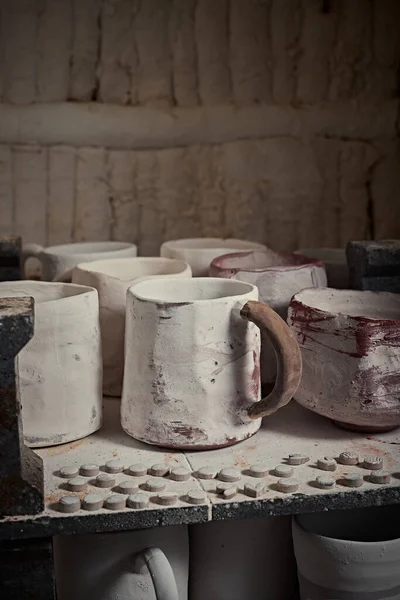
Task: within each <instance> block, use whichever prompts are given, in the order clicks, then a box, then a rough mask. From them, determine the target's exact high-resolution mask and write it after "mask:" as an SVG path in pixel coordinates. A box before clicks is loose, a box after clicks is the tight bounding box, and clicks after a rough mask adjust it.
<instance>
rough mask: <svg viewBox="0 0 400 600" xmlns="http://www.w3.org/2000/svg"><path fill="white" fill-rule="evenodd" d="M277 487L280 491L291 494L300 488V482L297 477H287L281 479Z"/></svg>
mask: <svg viewBox="0 0 400 600" xmlns="http://www.w3.org/2000/svg"><path fill="white" fill-rule="evenodd" d="M276 487H277V488H278V490H279V491H280V492H284V493H285V494H290V493H291V492H295V491H296V490H297V489H298V487H299V483H298V481H297V479H296V478H295V477H288V478H287V479H279V480H278V482H277V484H276Z"/></svg>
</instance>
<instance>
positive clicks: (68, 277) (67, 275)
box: [53, 268, 74, 283]
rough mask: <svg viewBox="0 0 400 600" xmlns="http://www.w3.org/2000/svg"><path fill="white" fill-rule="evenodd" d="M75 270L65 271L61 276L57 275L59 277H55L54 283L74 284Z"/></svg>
mask: <svg viewBox="0 0 400 600" xmlns="http://www.w3.org/2000/svg"><path fill="white" fill-rule="evenodd" d="M73 270H74V268H72V269H68V270H67V271H64V273H61V275H57V277H54V279H53V283H54V282H56V283H72V272H73Z"/></svg>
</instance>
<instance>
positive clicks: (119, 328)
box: [62, 257, 192, 396]
mask: <svg viewBox="0 0 400 600" xmlns="http://www.w3.org/2000/svg"><path fill="white" fill-rule="evenodd" d="M155 276H163V277H191V276H192V272H191V270H190V267H189V265H188V264H187V263H185V262H184V261H183V260H172V259H170V258H160V257H154V258H153V257H151V258H120V259H117V258H116V259H111V260H101V261H95V262H89V263H81V264H79V265H78V266H77V267H75V269H73V270H72V272H71V271H70V272H67V273H66V274H64V275H63V276H62V277H63V279H68V278H69V279H72V282H73V283H78V284H81V285H88V286H91V287H94V288H96V289H97V291H98V293H99V304H100V326H101V337H102V346H103V393H104V394H105V395H106V396H121V393H122V378H123V373H124V339H125V310H126V290H127V289H128V288H129V287H130V286H131V285H132V284H133V283H134V281H136V280H139V279H145V278H149V277H155Z"/></svg>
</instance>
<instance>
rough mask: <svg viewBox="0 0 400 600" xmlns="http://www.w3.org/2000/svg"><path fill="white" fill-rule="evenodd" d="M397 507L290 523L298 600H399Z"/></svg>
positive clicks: (296, 519)
mask: <svg viewBox="0 0 400 600" xmlns="http://www.w3.org/2000/svg"><path fill="white" fill-rule="evenodd" d="M399 523H400V520H399V507H398V506H395V505H393V506H379V507H373V508H363V509H353V510H344V511H328V512H324V513H322V514H321V513H314V514H308V515H307V514H306V515H299V516H297V517H294V518H293V525H292V529H293V543H294V551H295V555H296V560H297V568H298V578H299V582H300V598H301V600H400V568H399V564H400V527H399Z"/></svg>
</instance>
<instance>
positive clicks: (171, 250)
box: [160, 238, 265, 277]
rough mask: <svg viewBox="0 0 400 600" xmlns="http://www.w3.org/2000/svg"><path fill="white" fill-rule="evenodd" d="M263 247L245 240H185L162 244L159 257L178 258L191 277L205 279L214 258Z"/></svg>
mask: <svg viewBox="0 0 400 600" xmlns="http://www.w3.org/2000/svg"><path fill="white" fill-rule="evenodd" d="M264 248H265V246H264V245H263V244H258V243H257V242H249V241H247V240H235V239H229V238H227V239H223V238H187V239H182V240H170V241H169V242H164V243H163V244H162V246H161V248H160V256H165V257H167V258H179V259H181V260H184V261H186V262H187V263H189V265H190V266H191V268H192V273H193V277H206V276H207V275H208V270H209V268H210V264H211V262H212V261H213V260H214V258H215V257H216V256H221V254H230V253H231V252H239V251H240V250H263V249H264Z"/></svg>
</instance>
